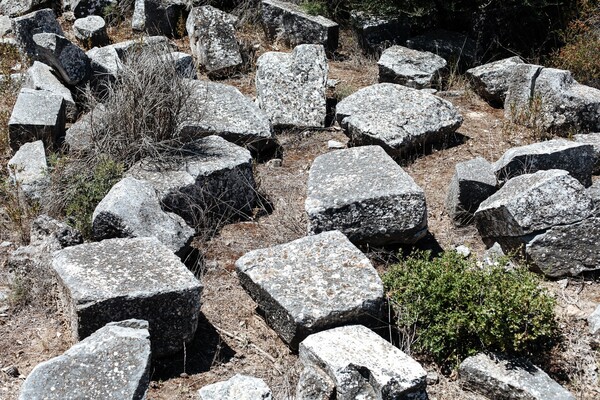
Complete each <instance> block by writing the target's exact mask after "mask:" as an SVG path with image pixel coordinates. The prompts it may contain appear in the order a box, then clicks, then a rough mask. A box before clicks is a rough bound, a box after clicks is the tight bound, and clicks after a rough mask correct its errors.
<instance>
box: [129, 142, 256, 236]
mask: <svg viewBox="0 0 600 400" xmlns="http://www.w3.org/2000/svg"><path fill="white" fill-rule="evenodd" d="M186 154H187V155H186V156H185V157H183V158H181V159H176V160H173V161H164V162H160V161H152V160H142V161H141V162H140V163H138V164H136V165H134V166H133V167H132V168H131V169H130V170H129V171H128V172H127V176H131V177H134V178H137V179H141V180H146V181H148V182H150V183H151V184H152V186H153V187H154V189H155V190H156V192H157V193H158V197H159V199H160V201H161V204H162V206H163V207H164V209H165V210H167V211H170V212H174V213H175V214H177V215H179V216H181V217H182V218H183V219H184V220H185V222H186V223H187V224H188V225H190V226H193V227H198V228H199V227H202V226H206V225H209V226H210V225H211V224H212V221H213V220H215V219H216V220H217V221H223V220H228V219H232V218H245V217H248V216H249V215H251V214H252V209H253V207H254V204H255V202H256V198H257V195H256V193H257V192H256V186H255V182H254V176H253V174H252V157H251V156H250V152H249V151H248V150H246V149H244V148H242V147H239V146H236V145H235V144H233V143H229V142H227V141H226V140H225V139H223V138H220V137H218V136H208V137H205V138H202V139H199V140H197V141H196V142H194V143H192V144H190V145H189V146H188V147H187V151H186Z"/></svg>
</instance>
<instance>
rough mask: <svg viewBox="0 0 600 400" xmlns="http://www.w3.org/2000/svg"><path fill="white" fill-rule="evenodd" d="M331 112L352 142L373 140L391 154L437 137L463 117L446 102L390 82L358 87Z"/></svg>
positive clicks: (457, 126)
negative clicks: (358, 88) (334, 114)
mask: <svg viewBox="0 0 600 400" xmlns="http://www.w3.org/2000/svg"><path fill="white" fill-rule="evenodd" d="M335 113H336V119H337V121H338V123H339V124H340V125H341V126H342V128H344V131H345V133H346V135H347V136H348V137H349V138H350V141H351V142H352V143H353V144H354V145H358V146H360V145H370V144H376V145H379V146H381V147H383V148H384V149H385V150H386V151H388V152H389V153H390V154H392V155H399V154H402V153H403V152H405V151H406V150H408V149H411V148H413V147H415V146H417V145H421V144H425V143H428V142H435V141H438V140H441V139H442V138H443V137H444V136H445V135H446V134H448V133H452V132H454V131H455V130H456V129H458V128H459V127H460V125H461V124H462V121H463V118H462V116H461V115H460V114H459V112H458V110H457V109H456V108H454V106H453V105H452V104H451V103H450V102H448V101H446V100H443V99H441V98H439V97H437V96H434V95H432V94H429V93H425V92H423V91H420V90H416V89H411V88H407V87H405V86H401V85H396V84H393V83H379V84H376V85H372V86H367V87H366V88H363V89H360V90H358V91H357V92H355V93H353V94H351V95H350V96H348V97H346V98H345V99H343V100H342V101H340V102H339V103H338V105H337V107H336V111H335Z"/></svg>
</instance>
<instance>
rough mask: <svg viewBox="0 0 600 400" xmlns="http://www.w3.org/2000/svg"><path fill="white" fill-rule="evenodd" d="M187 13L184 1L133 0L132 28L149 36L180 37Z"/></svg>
mask: <svg viewBox="0 0 600 400" xmlns="http://www.w3.org/2000/svg"><path fill="white" fill-rule="evenodd" d="M187 13H188V11H187V2H186V1H185V0H135V9H134V14H133V21H132V28H133V29H134V30H140V31H145V32H147V33H149V34H151V35H165V36H168V37H182V36H183V35H184V34H185V26H184V23H185V20H186V18H187Z"/></svg>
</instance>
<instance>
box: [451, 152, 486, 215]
mask: <svg viewBox="0 0 600 400" xmlns="http://www.w3.org/2000/svg"><path fill="white" fill-rule="evenodd" d="M496 190H497V189H496V175H494V169H493V168H492V164H490V163H489V162H488V161H486V160H485V159H483V158H481V157H477V158H474V159H472V160H469V161H465V162H461V163H458V164H456V167H455V168H454V176H452V181H451V182H450V187H449V188H448V196H447V197H446V210H447V211H448V214H449V215H450V217H451V218H452V220H453V221H454V222H455V223H456V224H458V225H465V224H468V223H470V222H472V221H473V214H474V213H475V211H477V208H479V205H480V204H481V202H482V201H484V200H485V199H487V198H488V197H490V196H491V195H492V194H494V193H495V192H496Z"/></svg>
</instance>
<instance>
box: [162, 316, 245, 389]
mask: <svg viewBox="0 0 600 400" xmlns="http://www.w3.org/2000/svg"><path fill="white" fill-rule="evenodd" d="M234 356H235V351H233V349H231V347H229V346H228V345H227V344H226V343H225V342H224V341H223V340H221V337H220V336H219V333H218V332H217V330H216V329H215V328H214V327H213V326H212V325H211V324H210V322H209V321H208V319H206V316H205V315H204V314H203V313H200V316H199V318H198V328H197V330H196V334H195V335H194V338H193V339H192V342H191V343H189V344H188V345H187V346H186V347H185V348H184V350H182V351H180V352H178V353H177V354H174V355H171V356H169V357H165V358H159V359H157V360H153V361H152V374H151V379H152V380H162V381H165V380H168V379H172V378H177V377H179V376H180V375H181V374H183V373H186V374H188V375H192V374H198V373H201V372H206V371H209V370H210V368H211V366H213V365H214V364H215V363H226V362H227V361H229V360H230V359H231V358H233V357H234Z"/></svg>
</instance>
